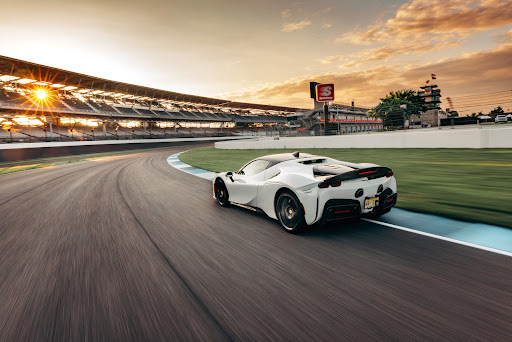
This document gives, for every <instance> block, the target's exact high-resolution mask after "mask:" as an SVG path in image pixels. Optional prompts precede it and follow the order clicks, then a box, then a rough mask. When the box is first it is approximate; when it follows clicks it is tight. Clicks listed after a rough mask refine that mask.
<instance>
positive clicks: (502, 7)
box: [337, 0, 512, 44]
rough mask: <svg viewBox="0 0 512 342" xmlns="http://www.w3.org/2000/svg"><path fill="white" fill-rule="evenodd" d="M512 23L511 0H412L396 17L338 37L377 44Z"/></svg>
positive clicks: (340, 40) (478, 30)
mask: <svg viewBox="0 0 512 342" xmlns="http://www.w3.org/2000/svg"><path fill="white" fill-rule="evenodd" d="M511 23H512V1H510V0H412V1H410V2H409V3H406V4H404V5H402V6H400V7H399V8H398V10H397V11H396V13H395V17H394V18H391V19H389V20H387V21H385V22H384V23H381V24H375V25H373V26H371V27H369V28H368V29H367V30H364V31H355V32H350V33H347V34H344V35H342V36H341V37H339V38H338V39H337V41H338V42H350V43H354V44H373V43H380V42H388V41H390V40H391V41H394V40H397V39H404V38H407V37H416V38H419V37H426V36H427V37H428V36H432V35H442V34H446V33H453V34H456V35H457V36H461V37H465V36H467V35H468V34H472V33H476V32H481V31H485V30H489V29H492V28H497V27H503V26H505V25H508V24H511Z"/></svg>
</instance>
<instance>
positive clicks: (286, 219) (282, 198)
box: [276, 191, 306, 234]
mask: <svg viewBox="0 0 512 342" xmlns="http://www.w3.org/2000/svg"><path fill="white" fill-rule="evenodd" d="M276 213H277V218H278V219H279V222H281V225H282V226H283V228H284V229H285V230H286V231H287V232H289V233H293V234H296V233H299V232H301V231H302V230H303V229H304V228H305V227H306V220H305V219H304V209H303V207H302V204H301V203H300V201H299V199H298V198H297V196H296V195H295V194H294V193H293V192H291V191H285V192H283V193H281V194H280V195H279V197H278V199H277V202H276Z"/></svg>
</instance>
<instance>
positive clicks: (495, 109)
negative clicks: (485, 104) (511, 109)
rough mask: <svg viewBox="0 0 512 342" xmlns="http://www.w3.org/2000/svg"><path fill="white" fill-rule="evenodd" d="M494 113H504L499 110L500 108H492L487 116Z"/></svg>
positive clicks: (501, 109)
mask: <svg viewBox="0 0 512 342" xmlns="http://www.w3.org/2000/svg"><path fill="white" fill-rule="evenodd" d="M494 113H497V114H501V113H505V111H504V110H503V108H501V106H498V107H496V108H494V109H493V110H491V112H490V113H489V114H494Z"/></svg>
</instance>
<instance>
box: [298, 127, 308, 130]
mask: <svg viewBox="0 0 512 342" xmlns="http://www.w3.org/2000/svg"><path fill="white" fill-rule="evenodd" d="M298 130H299V131H305V130H306V127H299V129H298Z"/></svg>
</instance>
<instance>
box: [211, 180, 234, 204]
mask: <svg viewBox="0 0 512 342" xmlns="http://www.w3.org/2000/svg"><path fill="white" fill-rule="evenodd" d="M214 191H215V198H217V202H218V203H219V204H220V205H221V206H223V207H227V206H229V204H230V203H229V193H228V189H227V188H226V184H224V182H223V181H222V179H217V180H216V181H215V185H214Z"/></svg>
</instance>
